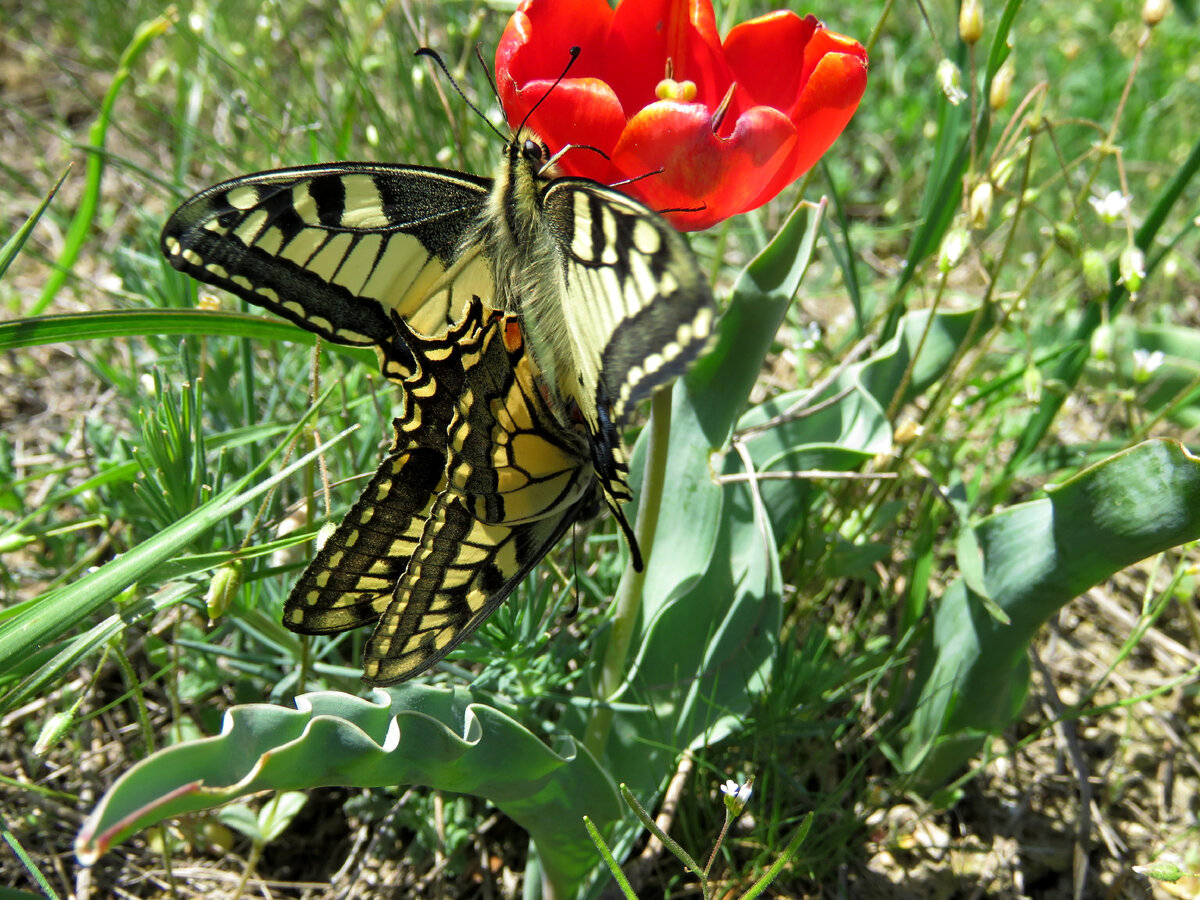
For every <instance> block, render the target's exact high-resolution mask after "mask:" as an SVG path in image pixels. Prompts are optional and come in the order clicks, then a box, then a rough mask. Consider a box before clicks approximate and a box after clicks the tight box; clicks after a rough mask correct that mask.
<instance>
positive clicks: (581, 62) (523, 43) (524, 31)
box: [496, 0, 612, 118]
mask: <svg viewBox="0 0 1200 900" xmlns="http://www.w3.org/2000/svg"><path fill="white" fill-rule="evenodd" d="M611 22H612V9H611V8H610V7H609V5H608V4H607V3H606V2H605V0H525V2H523V3H522V4H521V5H520V6H519V7H517V11H516V12H515V13H513V15H512V18H510V19H509V20H508V26H507V27H506V28H505V29H504V35H503V36H502V37H501V38H500V43H499V45H497V47H496V79H497V81H498V82H499V84H498V85H497V86H498V87H499V88H500V100H501V103H502V104H504V105H505V108H506V109H507V104H508V97H509V96H510V95H511V94H512V93H513V92H514V91H516V90H520V89H521V88H523V87H524V86H525V85H526V84H527V83H528V82H530V81H533V80H535V79H550V80H551V81H553V80H554V79H555V78H557V77H558V76H559V75H561V74H562V72H563V69H564V68H565V67H566V65H567V62H568V61H569V60H570V49H571V48H572V47H576V46H577V47H579V48H580V53H579V59H577V60H576V61H575V63H574V65H573V66H572V67H571V73H570V74H571V76H572V77H573V78H584V77H588V76H593V77H594V76H598V75H599V74H600V71H601V65H602V62H603V57H604V44H605V41H606V39H607V37H608V29H609V24H610V23H611ZM506 82H507V84H506ZM510 118H511V115H510Z"/></svg>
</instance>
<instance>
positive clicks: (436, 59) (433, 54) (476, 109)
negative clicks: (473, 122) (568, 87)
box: [413, 47, 566, 141]
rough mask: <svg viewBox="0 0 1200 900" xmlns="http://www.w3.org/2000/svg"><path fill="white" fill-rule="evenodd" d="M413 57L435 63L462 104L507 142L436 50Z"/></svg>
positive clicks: (424, 49)
mask: <svg viewBox="0 0 1200 900" xmlns="http://www.w3.org/2000/svg"><path fill="white" fill-rule="evenodd" d="M413 55H414V56H428V57H429V58H430V59H432V60H433V61H434V62H435V63H437V64H438V68H439V69H441V70H442V72H443V73H444V74H445V76H446V78H448V79H449V80H450V84H451V85H452V86H453V87H454V90H455V91H457V92H458V96H460V97H462V98H463V102H464V103H465V104H467V106H469V107H470V108H471V111H472V112H473V113H475V115H477V116H479V118H481V119H483V121H485V122H487V126H488V128H490V129H492V131H494V132H496V135H497V136H498V137H499V138H500V140H502V141H507V140H508V138H507V137H505V136H504V134H503V132H501V131H500V129H499V128H497V127H496V126H495V125H494V124H492V120H491V119H489V118H488V117H487V116H485V115H484V114H483V113H482V112H481V111H480V109H479V107H478V106H476V105H475V104H474V103H472V102H471V101H470V100H469V99H468V98H467V95H466V94H464V93H463V89H462V88H461V87H459V86H458V82H457V81H456V80H455V79H454V76H453V75H451V74H450V70H449V69H448V68H447V67H446V64H445V63H444V62H443V61H442V58H441V56H439V55H438V52H437V51H436V50H431V49H430V48H429V47H420V48H418V49H417V50H415V51H414V52H413ZM563 74H566V73H563ZM491 81H492V79H491V78H490V77H489V78H488V83H489V84H491ZM557 83H558V82H555V84H557ZM495 89H496V87H495V85H492V90H493V91H494V90H495Z"/></svg>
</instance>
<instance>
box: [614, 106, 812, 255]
mask: <svg viewBox="0 0 1200 900" xmlns="http://www.w3.org/2000/svg"><path fill="white" fill-rule="evenodd" d="M710 116H711V113H710V111H709V110H708V109H707V108H706V107H705V106H703V105H702V104H699V103H677V102H674V101H660V102H658V103H654V104H652V105H651V106H649V107H647V108H646V109H644V110H642V111H641V112H639V113H638V114H637V115H636V116H634V118H633V119H632V120H631V121H630V122H629V125H628V126H627V127H626V129H625V133H624V134H623V135H621V140H620V141H619V142H618V143H617V147H616V149H615V151H614V153H613V161H614V162H615V163H616V164H617V167H618V168H619V169H621V171H622V172H624V173H625V175H626V177H630V178H636V177H637V176H639V175H647V173H650V172H654V171H655V170H658V169H661V170H662V172H661V173H659V174H656V175H648V177H645V178H643V179H642V180H640V181H636V182H634V183H633V184H630V185H628V186H627V187H625V188H622V190H625V191H626V192H627V193H629V194H632V195H633V196H636V197H638V198H639V199H640V200H641V201H642V202H643V203H645V204H646V205H648V206H650V207H651V208H652V209H657V210H671V209H676V210H688V211H686V212H683V211H680V212H668V213H666V216H667V218H668V219H669V220H670V221H671V223H672V224H673V225H675V227H676V228H680V229H683V230H686V231H696V230H699V229H701V228H708V227H709V226H710V225H713V224H715V223H717V222H719V221H721V220H722V219H725V218H728V217H729V216H732V215H734V214H736V213H739V212H744V211H745V210H747V209H752V208H753V206H754V205H756V204H755V201H756V199H757V198H758V197H759V196H761V195H762V193H763V190H764V188H765V187H766V186H767V184H768V183H769V182H770V181H771V180H772V178H773V176H774V174H775V172H776V168H777V167H778V165H779V164H780V163H781V162H783V161H784V160H786V159H787V158H788V157H789V155H790V154H791V152H792V149H793V146H794V144H795V143H796V130H795V128H794V127H793V126H792V123H791V122H789V121H788V119H787V117H786V116H784V115H783V114H782V113H780V112H778V111H777V110H773V109H769V108H767V107H756V108H755V109H752V110H749V111H748V112H747V113H746V114H744V115H742V116H741V117H740V118H739V119H738V121H737V124H736V125H735V127H734V130H733V134H732V135H731V136H730V137H728V138H720V137H718V136H717V135H715V134H713V132H712V126H711V120H710Z"/></svg>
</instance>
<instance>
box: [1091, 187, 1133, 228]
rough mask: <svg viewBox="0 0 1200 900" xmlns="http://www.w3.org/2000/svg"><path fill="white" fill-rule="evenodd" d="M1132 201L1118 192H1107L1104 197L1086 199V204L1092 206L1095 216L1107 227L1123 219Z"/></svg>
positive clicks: (1126, 195)
mask: <svg viewBox="0 0 1200 900" xmlns="http://www.w3.org/2000/svg"><path fill="white" fill-rule="evenodd" d="M1132 200H1133V198H1132V197H1130V196H1129V195H1128V194H1122V193H1121V192H1120V191H1109V192H1108V194H1107V195H1106V196H1104V197H1096V196H1091V197H1088V203H1090V204H1092V209H1094V210H1095V211H1096V215H1098V216H1099V217H1100V218H1101V219H1103V220H1104V221H1105V222H1107V223H1108V224H1109V225H1112V224H1113V223H1114V222H1117V221H1118V220H1120V219H1121V218H1123V217H1124V215H1125V213H1127V212H1129V204H1130V203H1131V202H1132Z"/></svg>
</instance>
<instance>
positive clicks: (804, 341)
mask: <svg viewBox="0 0 1200 900" xmlns="http://www.w3.org/2000/svg"><path fill="white" fill-rule="evenodd" d="M820 343H821V326H820V325H819V324H817V323H816V322H807V323H805V324H804V325H802V326H800V349H801V350H812V349H814V348H815V347H818V346H819V345H820Z"/></svg>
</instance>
